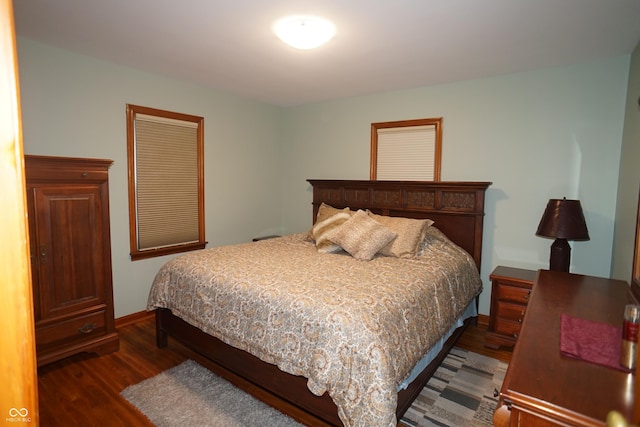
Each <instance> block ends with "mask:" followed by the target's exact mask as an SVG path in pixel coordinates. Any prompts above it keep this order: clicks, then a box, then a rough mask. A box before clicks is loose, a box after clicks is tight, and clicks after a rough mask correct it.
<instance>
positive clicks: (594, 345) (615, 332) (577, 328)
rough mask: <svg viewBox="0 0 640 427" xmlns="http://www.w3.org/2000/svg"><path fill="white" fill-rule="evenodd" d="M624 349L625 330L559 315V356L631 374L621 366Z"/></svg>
mask: <svg viewBox="0 0 640 427" xmlns="http://www.w3.org/2000/svg"><path fill="white" fill-rule="evenodd" d="M621 346H622V328H617V327H615V326H613V325H609V324H607V323H600V322H594V321H591V320H586V319H579V318H577V317H573V316H570V315H568V314H562V315H561V316H560V353H561V354H562V355H564V356H568V357H573V358H575V359H580V360H584V361H586V362H590V363H595V364H597V365H603V366H607V367H609V368H614V369H619V370H622V371H626V372H628V369H626V368H625V367H624V366H622V365H620V351H621Z"/></svg>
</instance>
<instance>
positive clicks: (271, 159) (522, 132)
mask: <svg viewBox="0 0 640 427" xmlns="http://www.w3.org/2000/svg"><path fill="white" fill-rule="evenodd" d="M18 55H19V67H20V78H21V90H22V114H23V128H24V136H25V143H24V145H25V151H26V153H27V154H45V155H63V156H78V157H103V158H110V159H113V160H115V164H114V166H113V168H112V170H111V187H110V191H111V227H112V229H111V235H112V244H113V249H112V252H113V261H114V262H113V264H114V269H113V274H114V292H115V300H116V316H117V317H120V316H123V315H127V314H130V313H134V312H137V311H140V310H143V309H144V306H145V303H146V297H147V293H148V289H149V286H150V283H151V281H152V279H153V276H154V275H155V272H156V271H157V270H158V268H159V267H160V265H161V264H162V263H163V262H164V261H166V260H167V259H168V258H167V257H164V258H160V259H153V260H143V261H136V262H131V261H130V260H129V255H128V253H129V245H128V216H127V215H128V214H127V209H128V207H127V171H126V140H125V135H126V128H125V114H124V112H125V104H126V103H133V104H139V105H144V106H150V107H154V108H161V109H167V110H172V111H179V112H182V113H188V114H194V115H202V116H204V117H205V139H206V141H205V153H206V160H205V167H206V171H205V178H206V212H207V221H206V226H207V238H208V240H209V242H210V245H220V244H226V243H235V242H242V241H248V240H250V239H251V237H253V236H256V235H261V234H270V233H273V232H297V231H304V230H307V229H308V228H309V226H310V225H311V204H310V203H311V191H310V187H309V185H308V183H307V182H306V179H308V178H341V179H367V178H368V176H369V175H368V174H369V137H370V135H369V129H370V124H371V123H372V122H378V121H390V120H403V119H413V118H424V117H439V116H442V117H443V118H444V119H443V131H444V134H443V135H444V138H443V165H442V178H443V179H444V180H482V181H493V183H494V184H493V185H492V186H491V187H490V190H489V192H488V197H487V202H486V212H487V216H486V218H485V241H484V251H483V265H482V275H483V278H484V279H485V280H484V281H485V285H486V286H485V292H484V293H483V296H482V298H481V306H480V311H481V312H482V313H485V314H488V312H489V310H488V301H489V289H490V288H489V286H488V283H489V282H488V279H487V277H488V275H489V273H490V271H491V269H492V268H493V267H494V266H496V265H498V264H506V265H511V266H521V267H526V268H533V269H537V268H544V267H546V266H547V265H548V264H547V263H548V254H549V246H550V244H551V241H550V240H548V239H543V238H539V237H536V236H535V235H534V233H535V229H536V227H537V225H538V221H539V220H540V216H541V214H542V211H543V210H544V207H545V205H546V202H547V200H548V199H549V198H552V197H562V196H566V197H568V198H576V197H577V198H580V200H581V201H582V204H583V207H584V209H585V216H586V219H587V224H588V226H589V231H590V234H591V241H589V242H576V243H575V244H573V248H574V249H573V258H572V261H573V264H572V271H574V272H578V273H583V274H595V275H600V276H608V274H609V271H610V269H611V251H612V241H613V227H614V226H613V225H614V219H615V206H616V191H617V180H618V168H619V162H620V150H621V140H622V128H623V120H624V111H625V93H626V87H627V78H628V69H629V57H619V58H613V59H609V60H605V61H600V62H596V63H591V64H584V65H579V66H573V67H566V68H560V69H551V70H543V71H537V72H530V73H522V74H512V75H506V76H500V77H494V78H489V79H482V80H473V81H466V82H461V83H456V84H449V85H440V86H432V87H424V88H418V89H412V90H406V91H397V92H388V93H382V94H376V95H371V96H365V97H357V98H348V99H341V100H334V101H330V102H324V103H320V104H313V105H306V106H300V107H295V108H289V109H280V108H277V107H273V106H269V105H265V104H261V103H258V102H254V101H251V100H247V99H243V98H240V97H237V96H234V95H231V94H227V93H223V92H220V91H215V90H212V89H207V88H204V87H201V86H196V85H193V84H189V83H186V82H180V81H176V80H171V79H168V78H165V77H162V76H158V75H153V74H148V73H144V72H140V71H136V70H132V69H129V68H126V67H121V66H118V65H115V64H112V63H108V62H104V61H99V60H95V59H92V58H89V57H86V56H82V55H76V54H72V53H69V52H67V51H64V50H60V49H57V48H52V47H49V46H46V45H43V44H39V43H36V42H33V41H30V40H25V39H18ZM274 192H278V193H280V194H281V196H282V203H281V204H280V205H276V206H274V205H273V204H271V205H270V204H268V203H267V200H268V199H269V198H271V197H273V196H274ZM275 195H276V196H277V193H276V194H275Z"/></svg>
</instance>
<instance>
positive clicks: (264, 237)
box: [253, 235, 280, 242]
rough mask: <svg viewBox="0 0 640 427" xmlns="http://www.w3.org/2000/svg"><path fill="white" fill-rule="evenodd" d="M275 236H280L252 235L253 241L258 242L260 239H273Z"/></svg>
mask: <svg viewBox="0 0 640 427" xmlns="http://www.w3.org/2000/svg"><path fill="white" fill-rule="evenodd" d="M276 237H280V236H276V235H271V236H262V237H254V238H253V241H254V242H259V241H260V240H267V239H275V238H276Z"/></svg>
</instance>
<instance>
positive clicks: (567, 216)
mask: <svg viewBox="0 0 640 427" xmlns="http://www.w3.org/2000/svg"><path fill="white" fill-rule="evenodd" d="M536 235H538V236H544V237H553V238H557V239H566V240H589V231H588V230H587V223H586V222H585V220H584V214H583V212H582V206H581V205H580V200H567V199H566V198H563V199H551V200H549V203H547V208H546V209H545V211H544V214H543V215H542V219H541V220H540V224H539V225H538V231H536Z"/></svg>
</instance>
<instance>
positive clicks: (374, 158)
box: [369, 117, 442, 182]
mask: <svg viewBox="0 0 640 427" xmlns="http://www.w3.org/2000/svg"><path fill="white" fill-rule="evenodd" d="M412 126H434V127H435V146H434V150H435V152H434V156H433V159H434V164H433V178H432V181H434V182H438V181H440V170H441V159H442V117H437V118H428V119H414V120H399V121H392V122H379V123H371V162H370V169H369V176H370V179H371V180H372V181H377V180H378V177H377V175H378V131H379V130H380V129H389V128H402V127H412Z"/></svg>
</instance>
